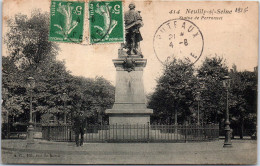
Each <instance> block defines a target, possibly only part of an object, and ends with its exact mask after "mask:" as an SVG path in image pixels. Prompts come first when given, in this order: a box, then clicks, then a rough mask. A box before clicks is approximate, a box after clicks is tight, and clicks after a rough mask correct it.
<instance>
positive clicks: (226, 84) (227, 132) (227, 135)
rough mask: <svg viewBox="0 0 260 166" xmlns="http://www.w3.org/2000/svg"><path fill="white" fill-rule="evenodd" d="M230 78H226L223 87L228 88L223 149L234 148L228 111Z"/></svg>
mask: <svg viewBox="0 0 260 166" xmlns="http://www.w3.org/2000/svg"><path fill="white" fill-rule="evenodd" d="M230 81H231V80H230V77H229V76H225V77H224V78H223V87H224V88H226V92H227V108H226V119H225V142H224V146H223V147H232V143H231V138H230V136H231V131H230V126H229V125H230V122H229V110H228V89H229V88H230Z"/></svg>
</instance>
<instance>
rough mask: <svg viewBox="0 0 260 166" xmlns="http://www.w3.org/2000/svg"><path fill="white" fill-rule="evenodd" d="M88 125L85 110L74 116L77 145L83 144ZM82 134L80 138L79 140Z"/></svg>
mask: <svg viewBox="0 0 260 166" xmlns="http://www.w3.org/2000/svg"><path fill="white" fill-rule="evenodd" d="M85 127H86V116H85V115H84V111H80V112H79V114H77V115H76V116H75V117H74V132H75V141H76V145H77V146H82V145H83V141H84V131H85ZM79 136H80V140H79Z"/></svg>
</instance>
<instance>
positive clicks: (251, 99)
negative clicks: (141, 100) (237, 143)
mask: <svg viewBox="0 0 260 166" xmlns="http://www.w3.org/2000/svg"><path fill="white" fill-rule="evenodd" d="M226 75H229V76H230V77H231V86H230V88H229V93H228V95H229V110H230V121H231V127H232V128H242V131H243V129H244V128H247V129H248V128H250V129H255V128H256V117H257V72H249V71H241V72H238V71H237V70H236V66H235V65H233V69H232V70H231V71H230V72H229V71H228V67H227V66H226V64H225V61H224V59H223V58H220V57H218V56H215V57H212V58H205V60H204V62H203V63H202V65H201V66H200V67H199V68H198V69H195V68H194V67H192V66H189V65H188V64H185V63H184V62H182V61H177V60H173V61H172V62H171V63H169V64H168V65H167V66H166V67H165V69H164V73H163V74H162V76H161V77H160V78H159V79H158V81H157V86H156V88H155V92H154V93H152V94H151V95H150V96H148V99H149V102H148V107H149V108H152V109H153V110H154V115H153V119H152V120H153V121H155V122H159V123H171V124H172V123H173V122H174V119H175V118H174V115H175V110H177V114H178V123H183V122H184V121H185V120H188V121H189V122H190V123H197V122H198V120H197V119H198V114H199V113H198V104H199V109H200V117H199V119H200V122H201V123H204V124H205V123H220V124H222V125H224V118H225V112H226V106H227V105H226V104H227V98H226V96H227V92H226V89H225V88H224V87H223V77H224V76H226Z"/></svg>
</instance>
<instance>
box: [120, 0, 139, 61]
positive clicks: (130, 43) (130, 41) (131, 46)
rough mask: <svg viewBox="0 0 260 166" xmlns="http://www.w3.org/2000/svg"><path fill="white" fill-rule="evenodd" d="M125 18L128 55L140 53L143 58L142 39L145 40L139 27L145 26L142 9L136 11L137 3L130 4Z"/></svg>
mask: <svg viewBox="0 0 260 166" xmlns="http://www.w3.org/2000/svg"><path fill="white" fill-rule="evenodd" d="M124 19H125V32H126V36H125V37H126V44H125V48H126V49H127V54H128V55H133V54H134V55H138V56H141V57H142V58H143V55H142V52H141V48H140V41H142V40H143V38H142V36H141V34H140V31H139V29H140V28H141V27H142V26H143V21H142V17H141V15H140V11H135V4H134V3H130V4H129V10H128V11H127V12H125V14H124Z"/></svg>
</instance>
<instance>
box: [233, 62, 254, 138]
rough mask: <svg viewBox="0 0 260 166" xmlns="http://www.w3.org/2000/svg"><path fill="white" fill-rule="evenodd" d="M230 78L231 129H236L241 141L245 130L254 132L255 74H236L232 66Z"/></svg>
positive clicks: (247, 72) (234, 67)
mask: <svg viewBox="0 0 260 166" xmlns="http://www.w3.org/2000/svg"><path fill="white" fill-rule="evenodd" d="M230 76H231V80H232V82H231V89H230V93H231V98H230V114H231V115H232V116H231V127H232V128H234V129H238V131H239V135H240V138H241V139H242V138H243V132H244V129H245V128H246V129H251V130H252V129H253V130H256V120H257V118H256V117H257V90H256V88H257V72H249V71H242V72H238V71H237V70H236V66H235V65H234V66H233V70H232V71H231V72H230ZM251 134H253V133H251Z"/></svg>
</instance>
